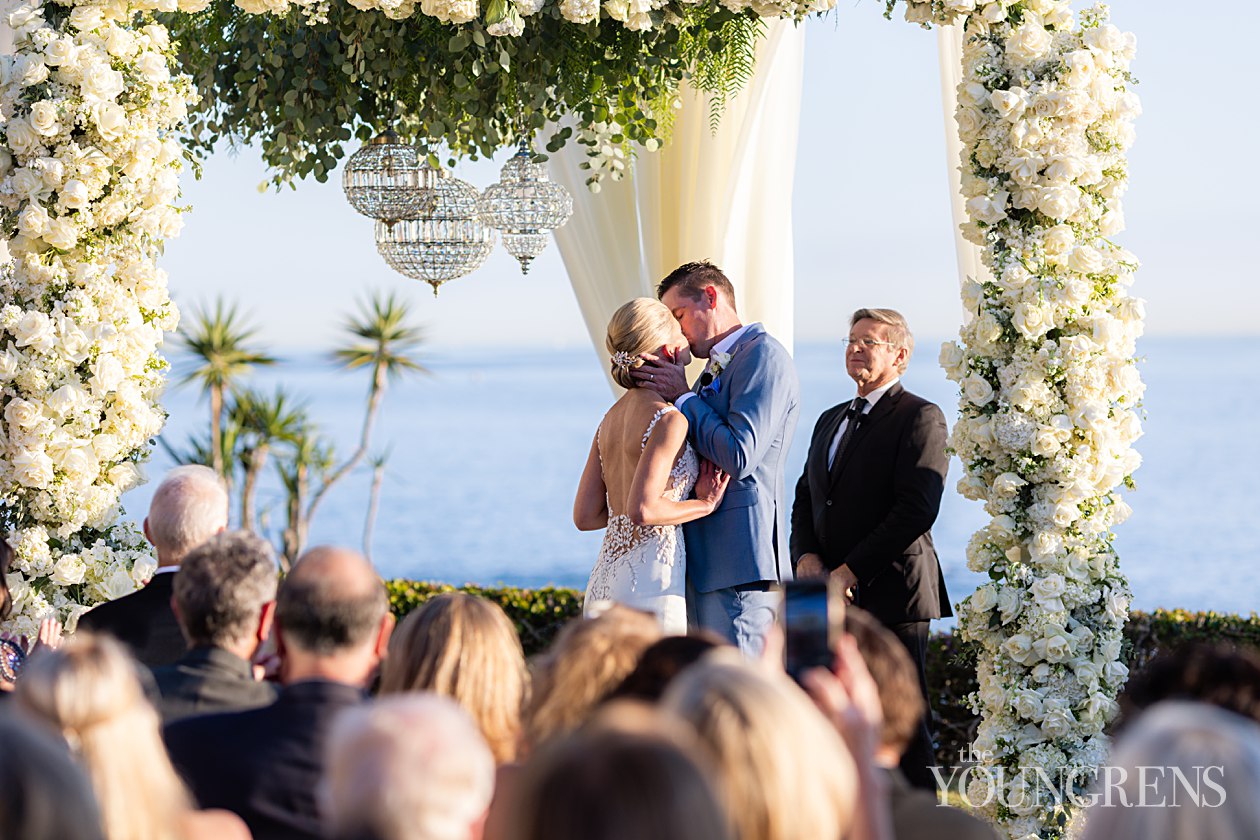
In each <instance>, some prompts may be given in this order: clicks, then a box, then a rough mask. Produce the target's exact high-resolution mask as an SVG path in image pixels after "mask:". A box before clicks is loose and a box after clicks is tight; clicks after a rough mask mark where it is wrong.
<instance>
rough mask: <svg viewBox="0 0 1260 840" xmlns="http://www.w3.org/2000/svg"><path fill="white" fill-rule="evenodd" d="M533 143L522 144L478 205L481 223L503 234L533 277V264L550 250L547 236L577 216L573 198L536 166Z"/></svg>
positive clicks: (505, 243) (511, 251) (524, 271)
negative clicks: (574, 213) (497, 180)
mask: <svg viewBox="0 0 1260 840" xmlns="http://www.w3.org/2000/svg"><path fill="white" fill-rule="evenodd" d="M533 157H534V155H533V152H531V151H530V148H529V141H527V140H521V144H520V147H519V148H518V149H517V152H516V154H515V155H513V156H512V159H511V160H509V161H508V162H507V163H505V164H504V165H503V171H502V173H501V174H500V176H499V182H498V183H497V184H491V185H490V186H489V187H487V188H486V191H485V193H484V194H483V195H482V196H481V201H480V202H478V204H477V212H478V214H479V215H480V216H481V220H482V221H483V222H485V223H486V224H487V225H489V226H490V227H492V228H495V229H496V230H498V231H500V232H501V233H502V234H503V247H504V248H506V249H507V252H508V253H509V254H511V255H512V256H514V257H516V259H518V260H519V261H520V263H521V273H522V274H528V273H529V263H530V261H531V260H533V259H534V257H536V256H538V255H539V254H541V253H542V251H543V249H544V248H546V247H547V234H549V233H551V231H553V230H554V229H556V228H558V227H560V226H561V225H562V224H564V223H565V222H567V221H568V220H569V217H570V216H571V215H573V197H572V196H571V195H569V191H568V190H566V189H565V188H564V187H562V186H561V185H560V184H557V183H554V182H552V181H551V180H549V179H548V178H547V173H546V168H545V167H544V166H543V165H542V164H541V163H534V160H533Z"/></svg>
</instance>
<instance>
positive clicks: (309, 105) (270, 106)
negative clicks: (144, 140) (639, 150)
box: [164, 2, 763, 185]
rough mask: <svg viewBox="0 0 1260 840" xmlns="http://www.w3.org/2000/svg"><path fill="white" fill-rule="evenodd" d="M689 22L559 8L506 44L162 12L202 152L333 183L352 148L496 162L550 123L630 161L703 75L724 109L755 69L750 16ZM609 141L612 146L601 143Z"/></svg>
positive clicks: (707, 12) (419, 21)
mask: <svg viewBox="0 0 1260 840" xmlns="http://www.w3.org/2000/svg"><path fill="white" fill-rule="evenodd" d="M677 13H678V14H679V15H680V16H681V17H680V20H681V22H680V23H679V25H677V26H660V27H656V28H654V29H652V30H650V31H647V32H634V31H631V30H628V29H626V28H625V27H624V26H622V25H621V24H620V23H617V22H616V21H609V20H606V21H603V22H602V23H599V24H588V25H585V26H577V25H575V24H572V23H569V22H568V21H566V20H564V19H563V18H562V17H561V16H560V12H559V9H558V7H557V6H556V5H554V4H552V5H548V6H547V7H545V8H544V9H542V10H541V11H540V12H539V13H538V14H536V15H534V16H531V17H530V18H529V20H528V22H527V24H526V27H525V32H524V34H522V35H520V36H517V37H503V38H496V37H494V36H491V35H488V34H487V33H486V30H485V26H484V24H483V23H482V22H480V21H475V22H472V23H468V24H464V25H460V26H456V25H452V24H444V23H441V22H439V21H438V20H436V19H435V18H432V17H429V16H427V15H424V14H416V15H414V16H412V17H410V18H407V19H405V20H401V21H392V20H389V19H388V18H386V17H385V16H384V15H382V14H380V13H379V12H377V11H367V12H365V11H360V10H358V9H355V8H354V7H352V6H351V5H350V4H348V3H334V4H332V6H331V7H330V10H329V21H328V22H327V23H308V22H306V21H303V20H302V18H301V17H300V14H299V13H298V12H296V11H295V12H293V13H291V14H289V15H285V16H278V15H250V14H247V13H245V12H244V11H242V10H241V9H240V8H238V7H237V6H235V5H234V4H232V3H214V4H211V5H210V6H209V7H208V8H207V9H206V10H205V11H204V12H200V13H197V14H192V15H189V14H171V15H166V16H165V17H164V20H165V22H166V23H167V25H168V26H169V27H170V29H171V33H172V36H173V37H174V38H175V39H176V40H177V43H178V44H179V59H180V63H181V65H182V68H183V69H184V71H185V72H187V73H189V74H190V75H191V76H192V78H193V81H194V83H195V85H196V86H197V88H198V89H199V90H200V91H201V93H202V101H201V104H200V106H199V107H198V109H197V110H195V111H194V112H193V113H192V114H191V117H190V125H189V130H190V137H189V140H188V142H189V145H190V146H191V148H192V150H193V151H194V152H195V153H197V154H198V155H205V154H208V153H209V152H210V151H211V150H212V149H213V148H214V147H215V146H216V144H218V143H220V142H221V141H227V142H228V143H229V144H233V145H235V144H241V143H252V142H257V143H259V144H260V145H261V147H262V153H263V158H264V160H265V161H266V162H267V164H268V165H269V166H270V167H271V168H272V171H273V173H274V178H273V181H274V183H275V184H277V185H280V184H283V183H287V182H291V181H293V180H295V179H298V178H303V177H306V176H308V175H313V176H314V177H315V178H316V180H319V181H324V180H327V178H328V177H329V175H330V174H331V173H332V172H333V171H334V170H335V169H336V167H337V165H338V162H339V161H340V160H341V158H343V157H344V156H345V155H346V154H347V152H348V151H349V150H350V146H351V145H353V144H352V141H353V140H358V141H366V140H368V139H370V138H371V137H373V136H374V135H375V134H376V133H378V132H379V131H381V130H383V129H385V128H386V127H390V126H392V127H393V128H394V129H395V130H397V131H398V132H399V134H401V135H402V136H403V137H405V138H407V139H410V140H415V141H418V142H420V143H421V144H427V145H428V148H429V149H430V151H433V152H438V151H441V150H442V149H443V148H444V149H445V150H446V152H448V153H449V154H450V155H451V156H452V160H451V162H453V160H454V158H457V157H464V156H469V157H471V158H473V159H476V158H477V157H478V156H489V155H491V154H493V153H494V152H495V151H496V150H497V149H501V148H503V147H505V146H508V145H511V144H513V143H515V142H517V140H519V139H520V138H522V137H529V136H532V135H533V134H534V133H535V132H537V131H539V130H541V129H543V128H544V127H546V126H549V125H550V126H552V128H553V130H554V133H553V134H552V136H551V143H549V144H548V146H549V147H550V148H552V150H553V151H554V149H555V148H558V147H559V145H562V144H563V143H564V142H565V141H567V140H568V139H569V138H570V137H571V136H572V131H571V130H570V131H569V132H568V133H567V134H566V133H565V130H564V129H555V124H556V123H557V122H558V121H559V120H560V119H561V118H562V117H565V116H569V117H571V118H572V119H573V120H574V121H575V122H576V124H577V126H578V127H579V128H584V129H590V128H592V127H593V126H600V127H601V128H600V131H601V132H602V134H601V136H602V137H603V138H604V141H606V143H607V144H611V145H614V146H618V147H621V148H622V149H623V150H624V151H626V152H627V153H630V152H632V151H633V148H634V146H635V145H636V144H639V145H643V144H646V145H648V146H650V147H655V145H657V144H658V143H659V142H661V141H663V140H665V139H667V133H668V128H669V125H670V123H671V120H672V115H671V114H670V112H671V111H672V109H673V106H674V102H675V100H676V93H677V89H678V85H679V83H680V82H681V81H682V80H683V79H686V78H688V77H693V78H694V79H695V81H696V84H697V86H698V87H699V88H700V89H702V90H705V91H709V92H711V93H713V94H714V99H713V101H714V103H715V106H714V107H715V108H717V109H718V111H720V108H721V107H722V106H724V104H725V102H726V97H728V96H729V95H731V94H733V93H734V92H735V91H737V90H738V89H739V88H740V86H742V85H743V84H744V82H746V81H747V79H748V78H749V76H750V75H751V72H752V63H753V47H754V45H755V42H756V40H757V38H758V37H759V36H760V34H761V32H762V31H763V25H762V24H761V22H760V20H759V19H757V18H756V17H755V16H753V15H752V13H751V12H748V13H741V14H736V13H733V12H730V11H728V10H726V9H724V8H723V7H722V6H720V5H719V4H717V3H716V2H709V3H705V4H702V5H699V6H686V5H682V4H679V5H678V9H677ZM600 145H601V146H602V145H605V143H604V142H601V143H600Z"/></svg>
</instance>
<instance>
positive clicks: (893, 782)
mask: <svg viewBox="0 0 1260 840" xmlns="http://www.w3.org/2000/svg"><path fill="white" fill-rule="evenodd" d="M884 772H885V774H886V776H887V779H888V806H889V810H890V811H892V823H893V838H894V840H945V839H946V838H948V840H998V835H997V832H996V831H995V830H994V829H993V826H991V825H989V824H988V823H987V822H985V821H984V820H982V819H978V818H976V817H973V816H972V815H971V814H968V813H967V812H966V811H963V810H961V809H959V808H950V807H942V806H941V804H940V801H939V800H938V799H937V797H936V795H935V794H932V793H929V792H928V791H926V790H922V789H920V788H916V787H911V786H910V783H909V782H907V781H906V777H905V776H903V775H902V774H901V771H900V770H897V769H895V768H893V769H885V770H884Z"/></svg>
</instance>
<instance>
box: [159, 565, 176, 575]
mask: <svg viewBox="0 0 1260 840" xmlns="http://www.w3.org/2000/svg"><path fill="white" fill-rule="evenodd" d="M178 571H179V566H158V567H157V570H156V571H154V572H153V576H154V577H157V576H158V575H164V574H166V573H167V572H178Z"/></svg>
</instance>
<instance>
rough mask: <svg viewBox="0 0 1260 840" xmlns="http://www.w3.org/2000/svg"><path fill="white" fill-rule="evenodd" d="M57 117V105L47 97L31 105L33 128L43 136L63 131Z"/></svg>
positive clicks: (50, 135)
mask: <svg viewBox="0 0 1260 840" xmlns="http://www.w3.org/2000/svg"><path fill="white" fill-rule="evenodd" d="M57 117H58V114H57V105H56V104H55V103H53V102H49V101H48V100H46V99H45V100H41V101H39V102H36V103H35V104H34V105H32V106H31V128H32V129H33V130H34V131H35V133H36V134H39V135H40V136H42V137H52V136H53V135H55V134H56V133H57V132H59V131H61V123H60V121H59V120H58V118H57Z"/></svg>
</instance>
